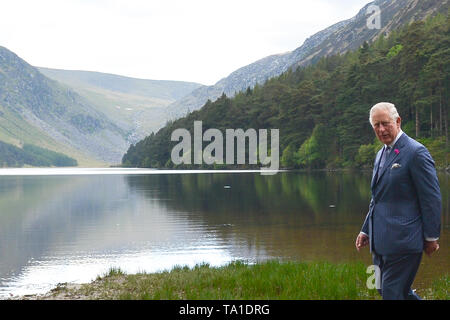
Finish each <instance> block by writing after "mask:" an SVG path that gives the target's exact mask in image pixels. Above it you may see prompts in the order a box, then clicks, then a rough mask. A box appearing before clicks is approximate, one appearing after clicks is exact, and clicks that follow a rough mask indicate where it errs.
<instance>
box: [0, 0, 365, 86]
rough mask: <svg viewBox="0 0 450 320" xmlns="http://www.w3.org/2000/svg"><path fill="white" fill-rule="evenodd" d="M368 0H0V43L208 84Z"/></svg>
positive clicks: (40, 58) (35, 61)
mask: <svg viewBox="0 0 450 320" xmlns="http://www.w3.org/2000/svg"><path fill="white" fill-rule="evenodd" d="M369 2H370V0H276V1H275V0H271V1H269V0H226V1H219V0H161V1H160V0H157V1H156V0H116V1H114V0H110V1H107V0H64V1H61V0H39V1H35V0H0V46H4V47H6V48H8V49H9V50H11V51H13V52H15V53H16V54H17V55H19V56H20V57H21V58H23V59H25V60H26V61H27V62H28V63H30V64H32V65H34V66H40V67H49V68H58V69H72V70H89V71H100V72H106V73H115V74H120V75H125V76H130V77H136V78H144V79H155V80H182V81H193V82H199V83H202V84H207V85H211V84H214V83H216V82H217V81H219V80H220V79H221V78H223V77H226V76H228V75H229V74H230V73H231V72H233V71H234V70H236V69H238V68H240V67H243V66H245V65H247V64H249V63H252V62H254V61H256V60H258V59H261V58H263V57H266V56H268V55H271V54H276V53H282V52H286V51H292V50H294V49H295V48H297V47H299V46H300V45H301V44H302V43H303V41H304V40H305V39H306V38H307V37H309V36H311V35H313V34H314V33H316V32H318V31H320V30H322V29H324V28H326V27H328V26H330V25H332V24H334V23H336V22H338V21H341V20H344V19H348V18H351V17H353V16H354V15H356V14H357V12H358V11H359V9H360V8H362V7H363V6H364V5H365V4H367V3H369Z"/></svg>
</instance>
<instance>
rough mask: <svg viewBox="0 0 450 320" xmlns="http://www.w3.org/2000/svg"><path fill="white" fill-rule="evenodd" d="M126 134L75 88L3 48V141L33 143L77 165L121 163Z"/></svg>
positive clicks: (0, 63)
mask: <svg viewBox="0 0 450 320" xmlns="http://www.w3.org/2000/svg"><path fill="white" fill-rule="evenodd" d="M126 138H127V132H126V130H125V129H124V128H122V127H121V126H120V125H117V124H115V123H114V122H112V121H111V120H110V119H109V118H108V116H106V115H105V114H104V113H102V112H100V111H98V110H96V109H94V108H93V107H92V106H91V105H90V104H89V103H88V102H87V101H86V99H84V98H82V97H81V96H80V95H78V94H77V93H76V92H74V91H73V90H71V89H70V88H68V87H66V86H64V85H61V84H59V83H58V82H56V81H54V80H51V79H49V78H47V77H45V76H44V75H43V74H42V73H41V72H39V70H37V69H36V68H34V67H33V66H31V65H29V64H28V63H27V62H25V61H24V60H23V59H21V58H20V57H18V56H17V55H16V54H14V53H13V52H11V51H9V50H8V49H6V48H4V47H0V139H1V140H3V141H5V142H7V143H12V144H14V145H17V146H23V145H24V144H26V143H31V144H34V145H37V146H42V147H47V148H49V149H51V150H54V151H58V152H63V153H65V154H67V155H69V156H72V157H74V158H76V159H77V160H82V161H81V162H80V163H83V159H84V160H94V161H98V162H107V163H117V162H119V161H120V158H121V156H122V153H123V150H126V148H127V147H128V144H127V141H126Z"/></svg>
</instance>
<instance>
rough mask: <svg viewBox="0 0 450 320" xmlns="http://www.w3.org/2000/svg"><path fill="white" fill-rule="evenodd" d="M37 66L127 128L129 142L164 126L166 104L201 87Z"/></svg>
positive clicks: (175, 82) (179, 82)
mask: <svg viewBox="0 0 450 320" xmlns="http://www.w3.org/2000/svg"><path fill="white" fill-rule="evenodd" d="M38 69H39V71H40V72H41V73H43V74H44V75H45V76H47V77H49V78H50V79H53V80H56V81H58V82H60V83H63V84H65V85H67V86H69V87H70V88H71V89H73V90H75V91H76V92H77V93H78V94H80V95H81V96H82V97H84V98H86V100H87V101H89V103H90V104H91V105H92V106H93V107H94V108H96V110H98V111H99V112H102V113H105V114H107V115H108V117H109V118H110V119H111V120H112V121H113V122H114V123H116V124H119V125H120V126H121V127H123V128H126V129H127V132H128V133H129V135H128V137H127V140H128V141H129V142H130V143H136V142H137V141H139V140H140V139H143V138H144V137H145V136H147V135H148V134H149V133H150V132H153V131H157V130H158V129H160V128H161V127H163V126H164V125H165V123H166V118H167V115H166V106H167V105H169V104H170V103H172V102H174V101H175V100H177V99H179V98H181V97H183V96H185V95H186V94H188V93H190V92H191V91H192V90H195V89H197V88H199V87H201V86H202V85H201V84H198V83H193V82H184V81H167V80H148V79H136V78H130V77H124V76H119V75H114V74H107V73H101V72H92V71H78V70H58V69H49V68H38ZM125 151H126V150H124V152H125Z"/></svg>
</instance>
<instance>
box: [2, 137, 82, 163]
mask: <svg viewBox="0 0 450 320" xmlns="http://www.w3.org/2000/svg"><path fill="white" fill-rule="evenodd" d="M24 165H29V166H35V167H52V166H54V167H74V166H77V165H78V163H77V160H75V159H73V158H70V157H68V156H66V155H64V154H62V153H59V152H55V151H51V150H48V149H45V148H41V147H38V146H35V145H32V144H25V145H24V146H23V147H22V148H19V147H16V146H14V145H12V144H8V143H5V142H3V141H0V167H23V166H24Z"/></svg>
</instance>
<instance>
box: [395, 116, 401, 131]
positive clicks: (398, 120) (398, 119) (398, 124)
mask: <svg viewBox="0 0 450 320" xmlns="http://www.w3.org/2000/svg"><path fill="white" fill-rule="evenodd" d="M396 123H397V126H398V127H399V128H400V125H401V124H402V118H400V116H399V117H398V118H397V122H396Z"/></svg>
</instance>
